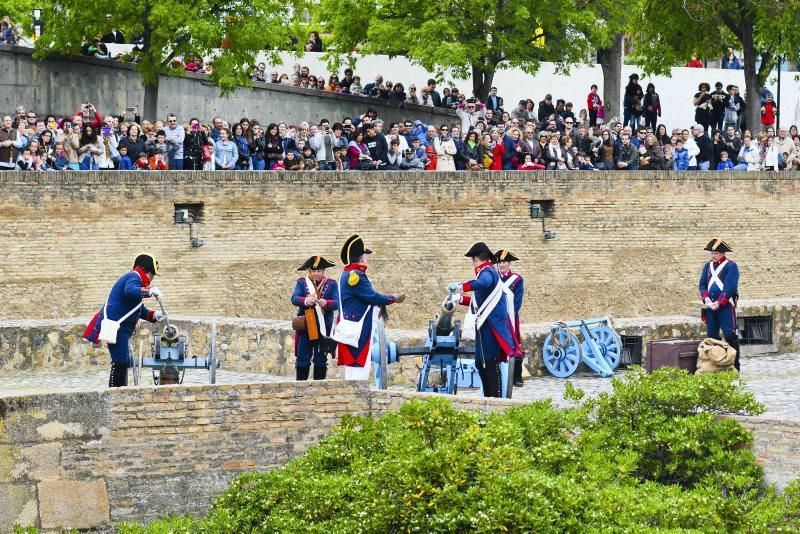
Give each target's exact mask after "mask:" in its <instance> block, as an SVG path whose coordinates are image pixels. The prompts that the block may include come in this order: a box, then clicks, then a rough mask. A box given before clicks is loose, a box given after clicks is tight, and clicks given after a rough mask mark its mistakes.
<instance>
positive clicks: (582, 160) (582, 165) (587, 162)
mask: <svg viewBox="0 0 800 534" xmlns="http://www.w3.org/2000/svg"><path fill="white" fill-rule="evenodd" d="M576 165H577V167H578V170H581V171H597V170H599V169H597V168H595V166H594V165H592V160H591V158H590V157H589V156H587V155H586V154H584V153H583V152H578V157H577V158H576Z"/></svg>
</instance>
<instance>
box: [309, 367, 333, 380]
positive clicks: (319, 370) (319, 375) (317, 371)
mask: <svg viewBox="0 0 800 534" xmlns="http://www.w3.org/2000/svg"><path fill="white" fill-rule="evenodd" d="M327 375H328V368H327V367H323V366H322V365H317V364H314V380H325V377H326V376H327ZM306 376H308V375H306Z"/></svg>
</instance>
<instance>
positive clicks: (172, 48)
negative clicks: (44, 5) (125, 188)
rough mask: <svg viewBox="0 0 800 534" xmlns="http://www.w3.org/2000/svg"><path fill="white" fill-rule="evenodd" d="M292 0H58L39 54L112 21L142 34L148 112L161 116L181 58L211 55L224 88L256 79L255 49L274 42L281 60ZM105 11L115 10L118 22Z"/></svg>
mask: <svg viewBox="0 0 800 534" xmlns="http://www.w3.org/2000/svg"><path fill="white" fill-rule="evenodd" d="M291 4H292V3H291V2H284V1H281V0H250V1H248V2H242V1H238V0H131V1H129V2H116V3H113V4H107V3H106V2H104V1H101V0H54V2H53V6H52V10H47V11H49V13H50V15H49V16H47V17H46V19H45V28H46V29H45V32H44V35H43V36H42V38H41V39H39V41H37V43H36V51H35V57H37V58H40V59H41V58H45V57H47V56H48V55H50V54H54V53H56V54H70V53H71V54H76V53H78V52H79V51H80V48H81V46H82V44H83V43H84V42H85V41H86V40H87V39H88V40H91V39H92V38H93V37H98V36H100V35H102V34H103V33H105V32H107V31H109V30H110V29H111V27H112V26H114V27H116V28H119V29H120V30H122V31H123V32H124V33H125V34H126V35H127V36H128V37H130V36H133V35H135V36H141V39H142V43H143V44H142V45H141V48H140V51H139V52H137V53H136V54H135V61H136V70H137V71H138V73H139V75H140V77H141V81H142V85H143V86H144V89H145V95H144V106H143V117H145V118H148V119H155V117H156V113H157V107H158V83H159V75H161V74H170V75H181V74H182V73H183V72H184V71H183V68H182V67H181V65H180V64H175V63H174V62H175V61H176V60H177V59H179V58H186V59H189V58H208V57H211V58H213V59H211V60H210V61H211V64H212V66H213V70H212V72H211V75H210V77H211V80H212V81H213V82H214V83H215V84H217V85H219V86H220V88H221V91H222V93H223V94H226V93H228V92H230V91H232V90H233V89H234V88H235V87H236V86H238V85H251V84H252V81H251V78H250V73H251V71H252V68H253V65H254V62H255V54H256V53H257V52H259V51H262V50H267V54H268V56H269V61H270V62H272V63H273V64H279V63H280V58H279V57H278V55H277V53H276V52H275V49H276V48H279V47H288V46H289V44H290V36H291V33H292V30H291V25H290V24H287V21H288V20H289V19H290V15H291ZM106 13H110V14H112V15H113V20H112V22H109V21H107V20H106Z"/></svg>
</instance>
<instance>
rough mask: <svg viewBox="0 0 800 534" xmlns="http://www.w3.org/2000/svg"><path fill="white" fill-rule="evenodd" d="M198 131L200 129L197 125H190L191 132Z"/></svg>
mask: <svg viewBox="0 0 800 534" xmlns="http://www.w3.org/2000/svg"><path fill="white" fill-rule="evenodd" d="M199 129H200V125H199V124H192V130H199Z"/></svg>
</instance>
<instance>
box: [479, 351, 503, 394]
mask: <svg viewBox="0 0 800 534" xmlns="http://www.w3.org/2000/svg"><path fill="white" fill-rule="evenodd" d="M485 365H486V370H485V371H484V377H486V380H484V382H483V396H484V397H499V396H500V389H501V387H500V365H499V364H498V363H497V360H492V361H490V362H486V363H485Z"/></svg>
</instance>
